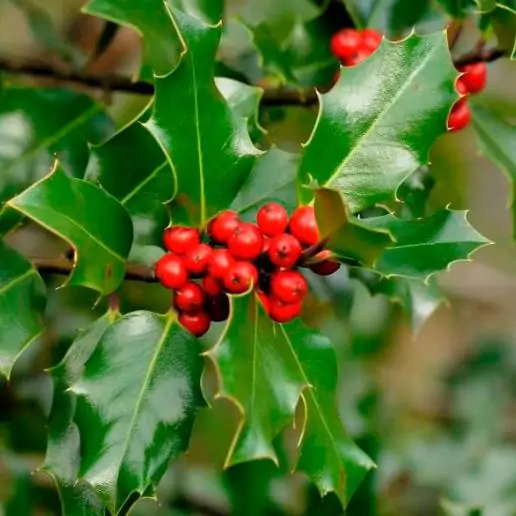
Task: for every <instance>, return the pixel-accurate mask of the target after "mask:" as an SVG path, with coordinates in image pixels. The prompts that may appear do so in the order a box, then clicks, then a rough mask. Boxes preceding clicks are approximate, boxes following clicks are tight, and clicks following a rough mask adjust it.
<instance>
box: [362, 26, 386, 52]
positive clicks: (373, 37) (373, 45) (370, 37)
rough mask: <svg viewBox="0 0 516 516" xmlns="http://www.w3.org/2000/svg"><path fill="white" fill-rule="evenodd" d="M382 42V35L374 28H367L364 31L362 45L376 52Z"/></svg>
mask: <svg viewBox="0 0 516 516" xmlns="http://www.w3.org/2000/svg"><path fill="white" fill-rule="evenodd" d="M381 42H382V35H381V34H380V33H379V32H378V31H377V30H374V29H365V30H363V31H362V44H361V45H360V46H361V47H362V48H364V49H365V50H369V51H370V52H374V51H375V50H376V49H377V48H378V47H379V46H380V43H381Z"/></svg>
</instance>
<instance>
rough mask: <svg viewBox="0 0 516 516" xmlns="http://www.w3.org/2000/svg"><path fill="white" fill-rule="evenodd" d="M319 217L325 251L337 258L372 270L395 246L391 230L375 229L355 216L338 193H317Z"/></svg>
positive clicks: (318, 221)
mask: <svg viewBox="0 0 516 516" xmlns="http://www.w3.org/2000/svg"><path fill="white" fill-rule="evenodd" d="M315 215H316V217H317V224H318V226H319V230H320V233H321V239H323V240H325V241H326V243H325V246H324V247H325V249H328V250H330V251H332V252H333V253H335V255H336V257H337V258H341V259H351V260H356V261H357V262H358V263H359V264H362V265H368V266H371V267H372V266H373V265H374V264H375V263H376V260H377V259H378V257H379V256H380V255H381V254H382V252H383V251H384V249H385V248H386V247H388V246H389V245H391V244H392V238H391V235H390V234H389V231H387V230H384V229H379V230H378V229H375V228H372V227H371V226H369V225H367V224H365V223H364V222H362V221H360V220H359V219H356V218H355V217H353V216H352V215H351V214H350V213H349V210H348V208H347V206H346V203H345V201H344V199H343V197H342V195H341V194H340V193H339V192H337V191H336V190H330V189H329V188H319V189H317V190H316V192H315Z"/></svg>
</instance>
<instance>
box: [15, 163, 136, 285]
mask: <svg viewBox="0 0 516 516" xmlns="http://www.w3.org/2000/svg"><path fill="white" fill-rule="evenodd" d="M7 207H8V208H12V209H14V210H16V211H18V212H19V213H21V214H22V215H24V216H26V217H29V218H30V219H32V220H33V221H34V222H36V223H38V224H40V225H41V226H43V227H44V228H46V229H48V230H49V231H52V232H53V233H55V234H56V235H58V236H60V237H61V238H63V239H65V240H66V241H68V242H69V243H70V244H71V245H72V246H73V247H74V249H75V266H74V268H73V270H72V272H71V274H70V276H69V278H68V280H67V282H66V285H70V286H72V285H82V286H84V287H89V288H92V289H94V290H97V291H98V292H100V293H101V294H102V295H106V294H109V293H110V292H113V290H115V289H116V288H117V287H118V286H119V285H120V283H121V282H122V280H123V278H124V274H125V259H126V257H127V255H128V253H129V250H130V248H131V243H132V239H133V228H132V223H131V218H130V216H129V214H128V213H127V211H126V210H125V209H124V207H123V206H122V205H121V204H120V203H119V202H118V201H117V200H116V199H114V198H113V197H111V196H110V195H109V194H108V193H106V192H105V191H104V190H102V189H101V188H99V187H98V186H95V185H93V184H91V183H89V182H87V181H84V180H82V179H75V178H70V177H68V176H67V175H66V174H65V172H64V171H63V169H62V168H61V167H60V166H59V165H58V164H56V167H55V168H54V170H53V172H52V173H51V174H50V175H49V176H47V177H46V178H44V179H43V180H41V181H39V182H37V183H35V184H34V185H33V186H31V187H30V188H28V189H27V190H25V191H24V192H22V193H21V194H20V195H18V196H17V197H14V198H13V199H11V200H10V201H8V203H7Z"/></svg>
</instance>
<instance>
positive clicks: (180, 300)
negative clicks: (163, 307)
mask: <svg viewBox="0 0 516 516" xmlns="http://www.w3.org/2000/svg"><path fill="white" fill-rule="evenodd" d="M203 303H204V292H203V290H202V288H201V287H200V286H199V285H197V283H194V282H193V281H190V282H188V283H187V284H186V285H185V286H184V287H183V288H180V289H179V290H176V291H175V292H174V306H175V307H176V308H177V309H178V310H180V311H182V312H187V313H190V314H191V313H194V312H198V311H199V310H200V309H201V308H202V305H203Z"/></svg>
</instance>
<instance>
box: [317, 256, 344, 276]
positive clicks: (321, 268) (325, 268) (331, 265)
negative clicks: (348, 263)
mask: <svg viewBox="0 0 516 516" xmlns="http://www.w3.org/2000/svg"><path fill="white" fill-rule="evenodd" d="M310 269H311V270H312V271H313V272H315V274H318V275H319V276H330V274H333V273H334V272H337V271H338V270H339V269H340V263H339V262H336V261H335V260H325V261H324V262H319V263H315V264H314V265H311V266H310Z"/></svg>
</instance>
